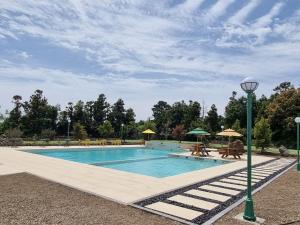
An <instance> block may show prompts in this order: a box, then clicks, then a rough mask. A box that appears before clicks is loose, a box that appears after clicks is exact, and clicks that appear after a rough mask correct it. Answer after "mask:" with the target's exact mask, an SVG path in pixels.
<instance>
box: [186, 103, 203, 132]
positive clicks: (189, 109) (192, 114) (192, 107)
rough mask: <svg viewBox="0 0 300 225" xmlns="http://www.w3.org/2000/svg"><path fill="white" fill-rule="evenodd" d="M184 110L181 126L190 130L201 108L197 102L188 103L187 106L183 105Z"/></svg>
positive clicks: (198, 116)
mask: <svg viewBox="0 0 300 225" xmlns="http://www.w3.org/2000/svg"><path fill="white" fill-rule="evenodd" d="M184 104H185V103H184ZM183 108H185V111H184V115H183V125H184V127H186V128H187V129H191V128H192V122H193V121H195V120H197V119H199V118H200V112H201V106H200V103H199V102H197V101H195V102H194V101H189V104H188V105H183Z"/></svg>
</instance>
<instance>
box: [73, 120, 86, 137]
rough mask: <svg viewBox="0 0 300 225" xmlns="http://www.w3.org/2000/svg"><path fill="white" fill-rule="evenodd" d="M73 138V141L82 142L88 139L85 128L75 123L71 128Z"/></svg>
mask: <svg viewBox="0 0 300 225" xmlns="http://www.w3.org/2000/svg"><path fill="white" fill-rule="evenodd" d="M73 137H74V139H75V140H84V139H86V138H87V137H88V135H87V132H86V130H85V127H84V126H82V125H81V124H80V123H75V124H74V127H73Z"/></svg>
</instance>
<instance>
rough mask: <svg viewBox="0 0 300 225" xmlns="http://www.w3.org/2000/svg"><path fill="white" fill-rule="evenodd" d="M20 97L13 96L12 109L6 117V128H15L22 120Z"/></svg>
mask: <svg viewBox="0 0 300 225" xmlns="http://www.w3.org/2000/svg"><path fill="white" fill-rule="evenodd" d="M21 101H22V97H21V96H20V95H15V96H13V103H14V105H15V106H14V108H13V109H12V110H11V111H10V113H9V117H8V121H7V122H8V126H9V127H10V128H16V127H20V126H21V118H22V111H21V109H22V102H21Z"/></svg>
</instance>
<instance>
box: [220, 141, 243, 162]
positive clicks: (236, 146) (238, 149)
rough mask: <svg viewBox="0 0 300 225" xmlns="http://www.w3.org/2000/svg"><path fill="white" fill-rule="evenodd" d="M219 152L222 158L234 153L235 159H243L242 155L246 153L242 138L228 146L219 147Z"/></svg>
mask: <svg viewBox="0 0 300 225" xmlns="http://www.w3.org/2000/svg"><path fill="white" fill-rule="evenodd" d="M218 152H219V154H221V155H222V156H221V157H222V158H227V157H228V156H229V155H232V156H233V157H234V158H235V159H237V158H238V159H241V157H240V156H241V155H243V154H244V152H245V150H244V144H243V142H242V141H240V140H236V141H234V142H232V143H230V144H229V145H228V147H225V148H221V149H219V151H218Z"/></svg>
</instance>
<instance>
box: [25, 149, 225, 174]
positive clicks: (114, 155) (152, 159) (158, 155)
mask: <svg viewBox="0 0 300 225" xmlns="http://www.w3.org/2000/svg"><path fill="white" fill-rule="evenodd" d="M30 152H31V153H35V154H39V155H44V156H49V157H54V158H59V159H64V160H69V161H74V162H80V163H86V164H93V165H96V166H102V167H105V168H110V169H116V170H121V171H126V172H131V173H137V174H142V175H146V176H152V177H158V178H162V177H168V176H174V175H178V174H182V173H187V172H191V171H194V170H201V169H205V168H209V167H214V166H219V165H223V164H226V163H228V161H224V160H212V159H193V158H182V157H172V156H170V155H169V154H170V153H180V152H183V151H182V150H178V149H176V150H160V149H148V148H105V149H103V148H102V149H99V148H90V149H69V150H61V149H54V150H32V151H30Z"/></svg>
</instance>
